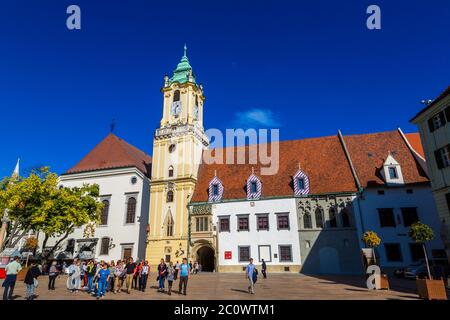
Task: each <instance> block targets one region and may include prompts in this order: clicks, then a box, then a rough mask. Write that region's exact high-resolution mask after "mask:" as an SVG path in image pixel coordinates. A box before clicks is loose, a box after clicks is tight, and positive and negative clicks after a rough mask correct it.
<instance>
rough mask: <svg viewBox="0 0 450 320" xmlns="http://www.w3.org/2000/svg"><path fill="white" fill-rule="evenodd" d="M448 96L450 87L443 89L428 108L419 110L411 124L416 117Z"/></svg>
mask: <svg viewBox="0 0 450 320" xmlns="http://www.w3.org/2000/svg"><path fill="white" fill-rule="evenodd" d="M448 95H450V86H448V87H447V89H445V90H444V91H443V92H442V93H441V94H440V95H439V96H438V97H437V98H436V99H434V100H433V102H431V103H430V104H429V105H428V106H426V107H425V108H423V109H422V110H420V111H419V112H418V113H417V114H416V115H415V116H414V118H412V119H411V120H409V121H411V122H413V121H414V120H415V119H416V118H417V117H418V116H420V115H421V114H422V113H424V112H425V111H427V110H428V109H430V108H432V107H433V106H434V105H435V104H436V103H438V102H439V101H441V100H442V99H444V98H445V97H446V96H448Z"/></svg>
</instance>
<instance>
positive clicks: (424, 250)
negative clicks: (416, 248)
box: [422, 243, 432, 280]
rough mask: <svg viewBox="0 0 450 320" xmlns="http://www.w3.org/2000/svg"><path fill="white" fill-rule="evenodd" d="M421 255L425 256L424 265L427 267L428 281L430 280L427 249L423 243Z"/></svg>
mask: <svg viewBox="0 0 450 320" xmlns="http://www.w3.org/2000/svg"><path fill="white" fill-rule="evenodd" d="M422 248H423V253H424V254H425V263H426V265H427V272H428V279H430V280H432V279H431V272H430V265H429V264H428V256H427V248H425V243H422Z"/></svg>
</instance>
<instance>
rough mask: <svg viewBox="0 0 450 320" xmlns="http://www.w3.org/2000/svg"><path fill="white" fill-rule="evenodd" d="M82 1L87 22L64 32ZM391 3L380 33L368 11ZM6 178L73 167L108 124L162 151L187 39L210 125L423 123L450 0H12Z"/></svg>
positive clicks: (444, 71) (6, 33)
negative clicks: (171, 82)
mask: <svg viewBox="0 0 450 320" xmlns="http://www.w3.org/2000/svg"><path fill="white" fill-rule="evenodd" d="M70 4H77V5H79V6H80V7H81V12H82V14H81V15H82V21H81V23H82V29H81V30H76V31H69V30H68V29H67V28H66V17H67V14H66V8H67V6H69V5H70ZM371 4H377V5H379V6H380V8H381V19H382V20H381V24H382V29H381V30H375V31H371V30H368V29H367V28H366V19H367V16H368V15H367V14H366V8H367V7H368V6H369V5H371ZM0 34H1V41H0V111H1V113H0V117H1V120H2V139H1V140H0V141H1V145H0V147H1V157H0V176H5V175H9V174H10V173H11V172H12V170H13V168H14V165H15V162H16V159H17V158H18V157H20V158H21V159H22V168H24V169H26V168H30V167H33V166H37V165H49V166H51V168H52V170H54V171H56V172H58V173H63V172H64V171H66V170H67V169H69V168H70V167H71V166H73V165H75V164H76V163H77V162H78V161H79V160H80V159H81V158H82V157H83V156H84V155H85V154H86V153H87V152H89V150H90V149H92V148H93V147H94V146H95V145H96V144H97V143H98V142H99V141H100V140H101V139H102V138H104V136H106V135H107V134H108V132H109V125H110V122H111V120H112V119H116V122H117V128H116V131H115V132H116V134H117V135H119V136H120V137H122V138H124V139H125V140H127V141H129V142H130V143H132V144H134V145H136V146H137V147H139V148H141V149H143V150H144V151H146V152H148V153H151V152H152V137H153V132H154V130H155V128H156V127H157V126H158V124H159V120H160V117H161V112H162V96H161V93H160V91H159V90H160V88H161V86H162V84H163V76H164V73H166V72H167V73H171V72H172V71H173V69H174V68H175V66H176V64H177V63H178V61H179V60H180V58H181V55H182V48H183V45H184V43H185V42H186V43H187V45H188V56H189V59H190V62H191V65H192V66H193V68H194V72H195V73H196V76H197V81H198V82H201V83H203V85H204V87H205V93H206V97H207V100H206V102H205V123H204V124H205V127H206V128H219V129H225V128H230V127H231V128H233V127H235V126H236V125H242V126H244V127H245V126H254V127H279V128H280V136H281V139H282V140H286V139H299V138H306V137H315V136H324V135H332V134H335V133H336V132H337V130H338V129H341V130H342V131H343V133H344V134H354V133H366V132H378V131H385V130H393V129H395V128H396V126H400V127H401V128H403V129H404V131H407V132H412V131H416V129H415V127H414V126H413V125H412V124H410V123H409V119H411V117H412V116H413V115H415V114H416V113H417V112H418V111H419V110H420V109H421V107H422V106H421V105H420V100H422V99H426V98H434V97H436V96H437V95H438V94H439V93H440V92H441V91H442V90H443V89H444V88H445V87H446V86H448V85H450V61H449V60H450V41H448V39H449V38H450V3H449V2H448V0H430V1H406V0H397V1H392V0H391V1H378V0H375V1H370V2H369V1H363V0H347V1H325V0H318V1H298V0H297V1H284V0H278V1H262V0H260V1H242V0H241V1H234V0H231V1H201V0H197V1H190V2H186V1H170V2H164V1H148V0H129V1H126V2H125V1H118V0H108V1H103V0H96V1H92V0H89V1H87V0H71V1H65V0H54V1H50V0H40V1H24V0H4V1H2V2H1V4H0Z"/></svg>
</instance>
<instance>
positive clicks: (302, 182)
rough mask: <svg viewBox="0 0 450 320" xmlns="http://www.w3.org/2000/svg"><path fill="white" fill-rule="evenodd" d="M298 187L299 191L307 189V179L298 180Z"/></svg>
mask: <svg viewBox="0 0 450 320" xmlns="http://www.w3.org/2000/svg"><path fill="white" fill-rule="evenodd" d="M297 186H298V188H299V189H305V179H297Z"/></svg>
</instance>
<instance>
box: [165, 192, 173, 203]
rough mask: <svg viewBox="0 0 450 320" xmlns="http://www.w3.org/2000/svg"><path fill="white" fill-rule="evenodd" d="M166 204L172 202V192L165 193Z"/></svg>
mask: <svg viewBox="0 0 450 320" xmlns="http://www.w3.org/2000/svg"><path fill="white" fill-rule="evenodd" d="M166 202H173V191H172V190H169V191H167V199H166Z"/></svg>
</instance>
